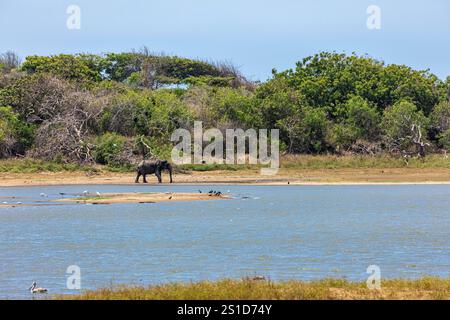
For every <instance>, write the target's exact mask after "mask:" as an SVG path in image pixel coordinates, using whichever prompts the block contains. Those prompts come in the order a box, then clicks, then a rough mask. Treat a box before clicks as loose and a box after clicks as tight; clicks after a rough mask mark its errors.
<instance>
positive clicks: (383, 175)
mask: <svg viewBox="0 0 450 320" xmlns="http://www.w3.org/2000/svg"><path fill="white" fill-rule="evenodd" d="M134 179H135V176H134V174H133V173H111V172H103V173H100V174H95V175H87V174H86V173H84V172H57V173H52V172H41V173H0V187H22V186H51V185H108V184H109V185H134ZM148 181H149V184H148V185H157V180H156V177H154V176H149V177H148ZM163 182H165V183H167V182H168V177H167V175H163ZM174 184H175V185H176V184H179V185H215V184H217V185H227V184H243V185H269V186H275V185H288V184H289V185H376V184H381V185H382V184H450V169H445V168H431V169H417V168H393V169H366V168H364V169H321V170H298V169H297V170H289V169H281V170H280V171H279V173H278V174H277V175H274V176H263V175H260V173H259V171H258V170H239V171H207V172H192V173H188V174H175V175H174ZM140 185H141V186H144V184H142V183H141V184H140Z"/></svg>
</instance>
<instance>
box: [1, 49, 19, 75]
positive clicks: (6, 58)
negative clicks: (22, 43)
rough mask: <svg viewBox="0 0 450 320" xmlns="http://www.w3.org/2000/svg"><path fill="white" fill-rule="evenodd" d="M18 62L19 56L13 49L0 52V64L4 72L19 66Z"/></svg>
mask: <svg viewBox="0 0 450 320" xmlns="http://www.w3.org/2000/svg"><path fill="white" fill-rule="evenodd" d="M20 63H21V60H20V57H19V56H18V55H17V54H16V53H15V52H14V51H6V52H5V53H2V54H0V65H1V66H2V67H3V71H5V72H10V71H11V70H12V69H17V68H18V67H19V66H20Z"/></svg>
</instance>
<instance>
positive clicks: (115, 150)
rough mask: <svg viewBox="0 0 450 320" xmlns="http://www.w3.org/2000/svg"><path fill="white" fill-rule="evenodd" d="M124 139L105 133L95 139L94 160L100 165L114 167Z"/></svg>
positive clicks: (121, 150)
mask: <svg viewBox="0 0 450 320" xmlns="http://www.w3.org/2000/svg"><path fill="white" fill-rule="evenodd" d="M125 141H126V139H125V138H124V137H122V136H120V135H118V134H115V133H105V134H104V135H102V136H99V137H98V138H97V139H96V143H95V144H96V148H95V151H94V159H95V161H96V162H97V163H100V164H109V165H116V164H117V162H118V161H117V159H118V157H119V156H120V155H121V153H122V152H123V148H124V145H125Z"/></svg>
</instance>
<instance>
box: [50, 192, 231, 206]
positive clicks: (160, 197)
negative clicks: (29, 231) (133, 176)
mask: <svg viewBox="0 0 450 320" xmlns="http://www.w3.org/2000/svg"><path fill="white" fill-rule="evenodd" d="M220 199H229V197H227V196H225V195H211V194H207V193H104V194H100V195H98V196H97V195H87V196H85V197H80V198H66V199H58V200H55V201H56V202H71V203H79V204H116V203H141V204H144V203H159V202H179V201H209V200H220Z"/></svg>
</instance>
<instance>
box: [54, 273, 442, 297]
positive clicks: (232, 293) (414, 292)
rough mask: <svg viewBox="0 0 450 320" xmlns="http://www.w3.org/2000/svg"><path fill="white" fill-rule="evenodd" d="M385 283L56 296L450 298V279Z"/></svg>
mask: <svg viewBox="0 0 450 320" xmlns="http://www.w3.org/2000/svg"><path fill="white" fill-rule="evenodd" d="M381 286H382V289H381V290H369V289H367V287H366V284H365V283H356V282H349V281H346V280H339V279H325V280H320V281H312V282H302V281H287V282H272V281H266V280H263V281H256V280H252V279H243V280H220V281H217V282H199V283H187V284H180V283H173V284H165V285H159V286H150V287H140V286H120V287H116V288H107V289H99V290H94V291H85V292H83V293H82V294H80V295H59V296H55V297H54V298H55V299H80V300H206V299H210V300H222V299H223V300H342V299H345V300H348V299H350V300H353V299H355V300H360V299H364V300H366V299H393V300H396V299H407V300H415V299H427V300H430V299H431V300H436V299H439V300H442V299H445V300H450V278H448V279H440V278H432V277H426V278H422V279H419V280H403V279H392V280H384V281H382V283H381Z"/></svg>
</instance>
